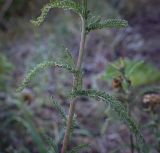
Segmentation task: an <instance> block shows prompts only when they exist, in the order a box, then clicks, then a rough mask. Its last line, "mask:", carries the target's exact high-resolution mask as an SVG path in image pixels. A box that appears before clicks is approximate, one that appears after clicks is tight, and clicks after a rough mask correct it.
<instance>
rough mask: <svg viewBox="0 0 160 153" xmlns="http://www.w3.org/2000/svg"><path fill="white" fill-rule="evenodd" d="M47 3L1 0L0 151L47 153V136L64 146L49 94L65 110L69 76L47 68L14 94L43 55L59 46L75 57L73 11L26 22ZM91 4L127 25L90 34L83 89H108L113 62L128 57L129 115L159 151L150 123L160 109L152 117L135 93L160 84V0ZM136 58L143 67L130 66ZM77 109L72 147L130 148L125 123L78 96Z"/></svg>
mask: <svg viewBox="0 0 160 153" xmlns="http://www.w3.org/2000/svg"><path fill="white" fill-rule="evenodd" d="M47 2H48V1H47V0H41V1H39V0H0V153H45V152H46V150H47V149H46V148H48V143H47V140H46V138H45V136H44V135H48V136H50V137H52V138H53V139H55V140H56V142H57V143H58V144H59V146H58V147H61V141H62V138H63V134H64V129H63V126H62V124H61V123H62V121H61V119H60V117H59V115H58V113H57V111H56V109H55V108H53V106H52V104H51V100H50V98H49V97H50V96H53V97H55V99H57V100H59V101H60V103H61V104H62V105H63V106H64V108H65V110H66V112H67V110H68V106H69V101H67V100H66V95H65V93H67V92H68V91H69V90H70V89H71V86H72V77H71V76H70V75H68V74H66V73H65V72H62V71H60V70H54V69H50V70H48V71H45V72H44V73H42V74H41V75H39V76H37V77H36V78H35V79H34V80H33V81H32V82H31V84H30V86H29V87H28V88H27V89H25V90H24V91H23V92H22V93H21V94H18V95H17V94H16V88H17V87H18V85H19V84H20V82H21V80H22V79H23V78H24V76H25V75H26V73H27V72H28V71H29V70H30V69H31V68H33V67H34V66H35V65H36V64H38V63H40V62H41V61H42V60H46V59H56V58H58V57H59V55H60V54H61V52H63V46H65V47H67V48H69V49H70V50H71V52H72V54H73V56H74V57H75V59H76V58H77V55H78V49H79V40H80V21H79V18H78V17H77V16H76V15H75V14H73V13H71V12H68V11H63V10H59V9H55V10H52V11H50V14H49V15H48V16H47V19H46V21H45V23H44V24H43V25H42V26H40V27H34V26H33V25H32V24H31V22H30V20H31V19H33V18H36V17H37V16H38V15H39V14H40V9H41V8H42V6H43V5H44V4H46V3H47ZM88 3H89V9H91V10H94V12H95V14H98V15H101V16H102V17H103V18H104V19H105V18H106V19H107V18H122V19H126V20H128V22H129V27H128V28H126V29H122V30H115V29H113V30H100V31H95V32H92V33H91V34H90V35H89V36H88V37H87V45H86V52H85V59H84V62H83V71H84V87H85V88H88V89H89V88H95V89H99V90H104V91H108V92H110V93H113V90H112V87H111V84H112V79H114V77H116V76H117V75H118V74H117V71H116V70H115V69H114V68H113V67H112V66H111V64H110V63H113V64H115V65H117V66H118V65H119V59H120V58H125V59H126V65H127V66H126V71H127V74H128V77H129V78H130V80H131V81H132V83H133V95H134V99H135V102H134V103H133V117H134V118H135V119H136V120H137V122H139V123H140V124H141V126H142V128H143V134H144V137H145V139H146V141H147V143H149V144H150V153H158V152H160V130H159V131H158V134H157V133H156V134H155V133H154V132H153V127H154V126H156V129H158V128H159V129H160V124H159V123H158V122H157V120H156V119H157V118H158V117H159V114H156V115H155V116H154V117H153V115H151V114H149V113H148V112H146V111H145V109H146V108H145V106H144V105H143V103H142V101H143V96H142V95H139V93H140V91H141V90H142V91H144V90H146V89H151V88H152V87H154V88H155V87H156V88H157V87H158V88H159V87H160V86H159V85H160V43H159V41H160V9H159V8H160V1H159V0H154V1H153V0H134V1H133V0H121V1H119V0H99V1H97V0H88ZM137 63H140V64H139V65H138V66H136V67H135V68H133V67H134V66H135V65H136V64H137ZM132 68H133V69H132ZM155 93H156V94H157V95H159V92H157V91H156V92H154V94H155ZM158 103H159V104H160V101H159V100H158ZM158 106H159V105H156V107H157V108H156V109H157V110H159V107H158ZM76 112H77V117H78V121H79V122H80V124H81V127H82V128H80V127H79V128H77V129H76V130H75V133H74V138H73V143H71V144H72V145H75V144H79V143H90V144H91V148H90V149H88V150H87V151H84V152H83V153H130V150H129V147H128V145H129V144H128V137H129V134H128V131H127V127H126V126H125V125H123V123H121V122H120V121H118V120H117V119H116V117H113V116H114V115H113V114H111V113H110V112H109V111H108V110H105V109H104V106H103V104H96V103H91V100H89V99H85V98H82V99H81V103H78V104H77V109H76ZM153 122H154V123H153ZM157 127H158V128H157ZM156 132H157V131H156ZM157 146H159V148H157ZM70 147H72V146H70Z"/></svg>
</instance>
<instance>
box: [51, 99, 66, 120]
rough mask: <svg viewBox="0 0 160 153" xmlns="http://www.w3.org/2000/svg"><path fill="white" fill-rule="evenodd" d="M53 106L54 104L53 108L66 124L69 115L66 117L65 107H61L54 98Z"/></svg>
mask: <svg viewBox="0 0 160 153" xmlns="http://www.w3.org/2000/svg"><path fill="white" fill-rule="evenodd" d="M52 104H53V107H54V108H55V109H56V110H57V111H58V112H59V113H60V115H61V118H62V119H63V120H64V121H65V122H66V121H67V117H66V116H67V115H66V113H65V111H64V109H63V107H62V106H61V105H60V103H59V102H57V101H55V100H53V98H52Z"/></svg>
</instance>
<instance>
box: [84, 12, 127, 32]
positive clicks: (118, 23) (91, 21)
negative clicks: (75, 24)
mask: <svg viewBox="0 0 160 153" xmlns="http://www.w3.org/2000/svg"><path fill="white" fill-rule="evenodd" d="M127 26H128V22H127V21H126V20H121V19H107V20H104V21H103V20H102V19H101V17H99V16H94V15H91V14H90V15H89V16H88V20H87V26H86V31H87V32H90V31H92V30H98V29H103V28H125V27H127Z"/></svg>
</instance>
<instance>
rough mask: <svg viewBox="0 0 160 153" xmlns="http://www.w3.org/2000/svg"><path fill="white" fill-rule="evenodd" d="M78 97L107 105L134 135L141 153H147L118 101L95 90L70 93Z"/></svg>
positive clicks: (143, 141) (135, 126)
mask: <svg viewBox="0 0 160 153" xmlns="http://www.w3.org/2000/svg"><path fill="white" fill-rule="evenodd" d="M78 96H89V97H91V98H94V99H99V100H101V101H104V102H105V103H106V104H107V105H108V104H109V105H110V106H111V108H112V109H113V110H114V111H115V112H116V113H117V114H118V116H119V118H120V119H121V120H123V121H124V122H125V123H126V124H127V125H128V127H129V128H130V129H131V131H132V132H133V133H134V134H135V137H136V140H137V144H138V146H139V148H140V150H141V153H147V152H148V151H147V148H146V144H145V140H144V138H143V136H142V135H141V132H140V129H139V127H138V126H137V124H136V123H135V121H134V120H133V119H131V117H130V116H129V115H128V111H127V109H126V108H125V107H124V105H122V103H121V102H120V101H118V100H117V99H115V98H114V97H112V96H111V95H109V94H107V93H105V92H99V91H96V90H86V91H84V90H81V91H73V92H72V93H71V97H78Z"/></svg>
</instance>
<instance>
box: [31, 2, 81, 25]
mask: <svg viewBox="0 0 160 153" xmlns="http://www.w3.org/2000/svg"><path fill="white" fill-rule="evenodd" d="M52 8H61V9H64V10H71V11H74V12H75V13H77V14H82V8H81V5H80V4H79V3H77V2H74V1H73V0H63V1H60V0H52V1H50V3H48V4H46V5H45V6H44V7H43V8H42V10H41V12H42V13H41V15H40V16H39V17H38V18H37V20H35V21H34V20H32V21H31V22H32V23H33V24H34V25H37V26H39V25H40V24H41V23H43V21H44V19H45V18H46V16H47V14H48V12H49V11H50V9H52Z"/></svg>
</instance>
